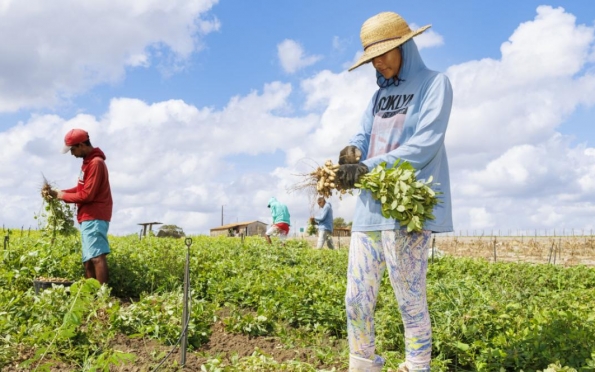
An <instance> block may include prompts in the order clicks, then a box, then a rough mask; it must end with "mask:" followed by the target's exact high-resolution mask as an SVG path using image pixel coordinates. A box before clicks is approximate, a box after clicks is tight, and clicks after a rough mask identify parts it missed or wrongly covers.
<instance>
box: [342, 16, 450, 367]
mask: <svg viewBox="0 0 595 372" xmlns="http://www.w3.org/2000/svg"><path fill="white" fill-rule="evenodd" d="M429 27H430V26H429V25H428V26H424V27H421V28H419V29H417V30H411V29H410V28H409V25H408V24H407V23H406V22H405V20H404V19H403V18H401V16H399V15H398V14H396V13H393V12H383V13H379V14H377V15H375V16H373V17H371V18H369V19H368V20H366V21H365V22H364V23H363V25H362V28H361V32H360V37H361V41H362V45H363V49H364V52H363V55H362V56H361V57H360V59H359V60H358V61H357V63H356V64H355V65H353V66H352V67H351V68H350V69H349V70H350V71H351V70H353V69H355V68H357V67H359V66H361V65H363V64H365V63H369V62H371V63H372V65H373V66H374V68H375V70H376V83H377V85H378V90H377V91H376V92H375V93H374V95H373V96H372V98H371V100H370V103H369V105H368V107H367V109H366V111H365V112H364V115H363V118H362V121H361V125H360V128H359V130H358V132H357V133H356V134H355V136H353V137H352V138H351V140H350V142H349V145H348V146H347V147H345V148H344V149H343V150H342V151H341V152H340V154H339V164H340V166H339V169H338V171H337V178H338V183H339V185H340V186H341V187H342V188H344V189H350V188H353V187H354V184H355V183H356V182H357V181H358V180H359V178H360V177H361V176H362V175H364V174H366V173H367V172H368V171H369V170H371V169H373V168H374V167H376V166H377V165H379V164H380V163H382V162H386V164H387V165H388V166H392V165H393V164H394V163H395V161H396V160H397V159H401V160H403V161H408V162H409V163H411V165H412V166H413V167H414V168H415V169H416V176H417V178H418V179H420V180H427V179H428V178H429V177H430V176H431V177H433V179H434V182H435V184H434V186H433V187H434V189H435V191H437V192H439V193H441V194H440V199H441V202H440V203H439V204H438V205H436V206H435V207H434V210H433V214H434V216H435V219H434V220H428V221H426V223H425V224H424V226H423V231H421V232H412V233H407V231H406V229H405V228H401V226H400V224H399V221H396V220H395V219H389V218H384V217H383V216H382V213H381V204H380V202H379V201H377V200H374V199H373V198H372V195H371V194H370V192H368V191H362V192H361V193H360V195H359V198H358V199H357V200H356V206H355V215H354V219H353V226H352V236H351V242H350V247H349V264H348V271H347V290H346V294H345V306H346V311H347V334H348V341H349V351H350V359H349V370H350V371H352V372H355V371H359V372H363V371H366V372H379V371H381V370H382V366H383V365H384V359H383V358H382V357H381V356H379V355H377V354H376V353H375V330H374V309H375V306H376V300H377V295H378V290H379V285H380V282H381V280H382V277H383V275H384V271H385V270H386V269H388V275H389V278H390V283H391V285H392V287H393V290H394V293H395V296H396V298H397V301H398V304H399V310H400V313H401V318H402V321H403V325H404V330H405V332H404V339H405V361H404V363H402V364H401V365H400V366H399V369H398V371H401V372H404V371H406V372H427V371H430V362H431V353H432V330H431V324H430V315H429V312H428V304H427V299H426V273H427V255H428V245H429V241H430V237H431V235H432V233H433V232H450V231H452V230H453V226H452V212H451V200H450V199H451V196H450V181H449V170H448V161H447V158H446V149H445V146H444V138H445V134H446V128H447V126H448V121H449V117H450V111H451V107H452V99H453V94H452V88H451V85H450V82H449V80H448V78H447V77H446V75H444V74H442V73H439V72H435V71H432V70H430V69H428V68H427V67H426V66H425V64H424V63H423V61H422V59H421V56H420V54H419V51H418V49H417V46H416V44H415V42H414V40H413V37H414V36H417V35H419V34H421V33H422V32H424V31H425V30H426V29H428V28H429Z"/></svg>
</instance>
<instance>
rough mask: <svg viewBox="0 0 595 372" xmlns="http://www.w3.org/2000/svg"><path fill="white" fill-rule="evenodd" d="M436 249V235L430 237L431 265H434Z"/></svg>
mask: <svg viewBox="0 0 595 372" xmlns="http://www.w3.org/2000/svg"><path fill="white" fill-rule="evenodd" d="M435 247H436V235H434V236H433V237H432V263H434V248H435Z"/></svg>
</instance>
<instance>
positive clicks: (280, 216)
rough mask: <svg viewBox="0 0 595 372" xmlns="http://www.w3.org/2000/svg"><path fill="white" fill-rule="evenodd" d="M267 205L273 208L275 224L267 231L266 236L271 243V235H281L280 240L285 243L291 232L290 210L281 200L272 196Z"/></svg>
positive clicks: (272, 213)
mask: <svg viewBox="0 0 595 372" xmlns="http://www.w3.org/2000/svg"><path fill="white" fill-rule="evenodd" d="M267 207H268V208H270V209H271V215H272V217H273V224H272V225H271V227H270V228H269V229H268V230H267V231H266V232H265V234H264V236H265V237H266V239H267V242H268V243H269V244H272V241H271V235H275V236H279V240H281V242H282V243H283V245H285V240H286V239H287V235H288V234H289V226H290V223H289V210H288V209H287V206H286V205H285V204H283V203H281V202H279V201H278V200H277V199H275V198H271V199H270V200H269V203H268V204H267Z"/></svg>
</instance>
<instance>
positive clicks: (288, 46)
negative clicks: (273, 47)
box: [277, 39, 322, 74]
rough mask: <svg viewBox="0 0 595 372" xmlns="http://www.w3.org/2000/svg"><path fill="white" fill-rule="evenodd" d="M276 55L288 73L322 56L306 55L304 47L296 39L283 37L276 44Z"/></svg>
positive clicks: (314, 61) (316, 60) (311, 63)
mask: <svg viewBox="0 0 595 372" xmlns="http://www.w3.org/2000/svg"><path fill="white" fill-rule="evenodd" d="M277 56H278V57H279V61H280V62H281V67H283V70H284V71H285V72H287V73H289V74H293V73H295V72H296V71H298V70H300V69H302V68H304V67H308V66H310V65H313V64H315V63H316V62H318V61H319V60H321V59H322V56H318V55H313V56H308V55H306V53H305V52H304V48H303V47H302V45H300V44H299V43H298V42H297V41H295V40H291V39H285V40H283V41H282V42H281V43H279V45H277Z"/></svg>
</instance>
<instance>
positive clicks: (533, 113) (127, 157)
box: [0, 6, 595, 234]
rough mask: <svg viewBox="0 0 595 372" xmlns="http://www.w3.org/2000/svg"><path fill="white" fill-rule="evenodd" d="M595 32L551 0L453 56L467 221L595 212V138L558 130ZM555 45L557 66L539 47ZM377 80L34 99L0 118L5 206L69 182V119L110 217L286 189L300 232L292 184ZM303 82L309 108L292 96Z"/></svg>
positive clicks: (242, 212)
mask: <svg viewBox="0 0 595 372" xmlns="http://www.w3.org/2000/svg"><path fill="white" fill-rule="evenodd" d="M551 29H555V30H557V33H558V34H556V35H552V34H550V33H549V30H551ZM594 42H595V34H594V29H593V27H588V26H584V25H577V24H576V19H575V17H574V16H572V15H571V14H569V13H567V12H565V11H564V10H563V9H561V8H552V7H547V6H543V7H539V8H537V11H536V16H535V18H534V19H533V20H529V21H527V22H524V23H522V24H521V25H519V27H518V28H517V29H516V30H511V34H510V37H508V40H503V44H502V48H501V51H502V55H501V57H500V58H498V59H487V58H486V59H482V60H475V61H468V62H465V63H462V64H459V65H455V66H451V67H450V68H449V69H448V70H447V75H448V76H449V77H450V79H451V81H452V84H453V87H454V92H455V101H454V106H453V112H452V116H451V121H450V126H449V130H448V133H447V150H448V153H449V161H450V169H451V188H452V190H453V208H454V222H455V227H456V228H457V229H486V230H487V229H503V230H506V229H546V228H547V229H554V228H556V229H558V230H561V229H563V228H566V229H571V228H584V229H592V228H595V226H594V225H595V223H593V222H591V220H592V218H591V217H592V214H593V212H594V211H595V191H594V190H595V187H593V185H595V166H594V165H593V164H595V149H594V148H591V147H588V146H587V145H586V144H580V143H579V144H573V141H572V139H571V138H568V137H567V136H564V135H562V134H560V133H559V130H558V128H559V127H560V126H561V125H562V124H563V123H565V121H567V120H568V118H569V117H570V115H571V114H572V113H573V112H574V111H575V110H576V109H577V107H579V106H581V105H582V106H585V107H592V105H593V104H594V103H595V102H594V100H595V98H594V97H595V94H594V93H595V91H594V89H595V76H594V75H593V65H592V63H593V61H592V59H591V57H590V55H591V54H592V50H593V45H594ZM545 44H547V45H548V48H543V47H542V46H543V45H545ZM535 55H539V58H535ZM299 59H301V57H300V58H299ZM548 59H549V60H552V64H553V65H555V66H558V67H559V68H551V66H549V65H547V64H545V63H541V62H540V61H541V60H548ZM138 61H140V62H139V63H142V60H138ZM561 66H565V67H561ZM375 88H376V86H375V79H374V71H373V68H372V67H371V66H370V65H365V66H362V67H361V68H359V69H357V70H355V71H353V72H349V73H348V72H332V71H328V70H323V71H319V72H316V73H314V74H312V75H310V76H308V77H307V78H305V79H303V80H302V81H301V83H300V84H299V86H292V85H291V84H287V83H284V82H271V83H268V84H265V85H264V86H263V87H262V88H260V89H259V90H257V91H253V92H250V93H248V94H245V95H241V96H240V95H238V96H235V97H231V98H230V99H229V101H228V103H227V105H225V107H223V108H222V109H220V110H215V109H212V108H209V107H198V106H194V105H191V104H189V103H187V102H184V101H182V100H169V101H163V102H155V103H152V104H149V103H146V102H143V101H142V100H139V99H135V98H125V97H121V98H116V99H113V100H112V101H111V104H110V107H109V109H108V110H107V111H106V112H105V113H104V114H102V115H100V116H91V115H78V116H75V117H72V118H62V117H59V116H56V115H43V116H35V115H34V116H32V117H31V118H30V119H29V120H28V121H26V122H23V123H21V124H19V125H16V126H14V127H12V128H11V129H9V130H7V131H5V132H2V133H0V172H1V173H2V174H8V175H10V177H2V178H0V199H1V200H3V206H2V208H0V220H2V221H7V222H11V223H12V224H13V225H17V226H20V225H25V226H28V225H30V224H31V223H32V215H33V212H35V211H38V210H39V208H40V204H41V198H40V197H39V196H38V189H39V186H40V180H41V173H42V172H43V174H44V175H45V176H46V177H48V178H49V179H50V180H52V181H54V182H55V183H56V184H57V185H59V186H60V187H70V186H72V184H73V183H74V182H75V179H76V175H77V173H78V172H77V171H78V168H79V167H80V160H78V159H74V158H72V157H70V156H68V155H61V154H59V153H58V149H59V148H60V147H61V142H62V137H63V135H64V133H65V132H66V131H67V130H68V129H70V128H72V127H83V128H86V129H88V130H89V131H90V133H91V138H92V141H93V143H94V145H97V146H99V147H101V148H102V149H103V150H104V151H105V152H106V154H107V157H108V160H107V162H108V167H109V169H110V177H111V182H112V187H113V193H114V202H115V210H114V212H115V213H114V219H113V223H112V225H111V231H112V232H114V233H117V234H122V233H130V232H137V231H138V226H137V225H136V224H137V223H139V222H145V221H149V220H158V221H161V222H165V223H173V224H177V225H179V226H181V227H183V228H184V229H185V230H186V231H188V232H191V233H198V232H200V233H208V229H209V228H210V227H214V226H218V225H219V224H220V218H221V209H222V206H224V219H225V222H226V223H231V222H235V221H246V220H260V221H263V222H270V214H269V211H268V209H267V208H266V201H267V200H268V199H269V198H270V197H271V196H276V197H277V198H278V199H279V200H281V201H283V202H285V203H287V204H288V206H289V209H290V212H291V215H292V225H293V230H292V231H293V232H295V231H296V230H297V229H299V227H300V226H305V224H306V221H307V218H308V217H309V216H310V215H312V213H313V212H314V210H313V209H312V205H313V204H312V203H311V201H309V200H308V195H307V194H304V193H299V192H289V191H291V190H292V187H293V186H294V185H295V184H296V183H297V182H298V181H299V179H300V177H299V174H301V173H304V172H305V171H309V170H311V169H312V168H313V167H315V166H316V165H317V164H320V163H323V162H324V161H325V160H326V159H332V160H333V161H336V159H337V153H338V151H340V149H341V148H343V146H345V145H346V144H347V142H348V140H349V138H350V137H351V135H352V134H353V133H355V131H356V130H357V128H358V125H359V121H360V118H361V116H362V114H363V112H364V110H365V109H366V107H367V104H368V102H369V100H370V98H371V97H372V94H373V92H374V90H375ZM298 89H299V94H302V95H303V97H304V98H305V101H304V105H303V107H300V111H299V112H300V115H296V114H293V112H294V111H292V110H291V104H290V102H291V101H292V100H291V98H292V95H294V94H295V91H296V90H298ZM267 156H268V157H275V160H276V162H275V164H276V165H275V166H274V167H273V169H270V167H269V168H268V170H266V169H267V168H266V166H265V167H264V168H265V170H264V171H263V170H262V169H263V166H262V164H255V163H256V162H262V161H263V159H265V158H266V157H267ZM233 159H241V160H242V161H241V163H240V162H237V161H234V160H233ZM331 203H332V204H333V207H334V211H335V216H337V217H343V218H345V219H346V220H347V221H350V220H351V219H352V215H353V208H354V204H355V196H347V197H345V198H344V199H343V200H338V199H336V198H333V199H332V200H331Z"/></svg>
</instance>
